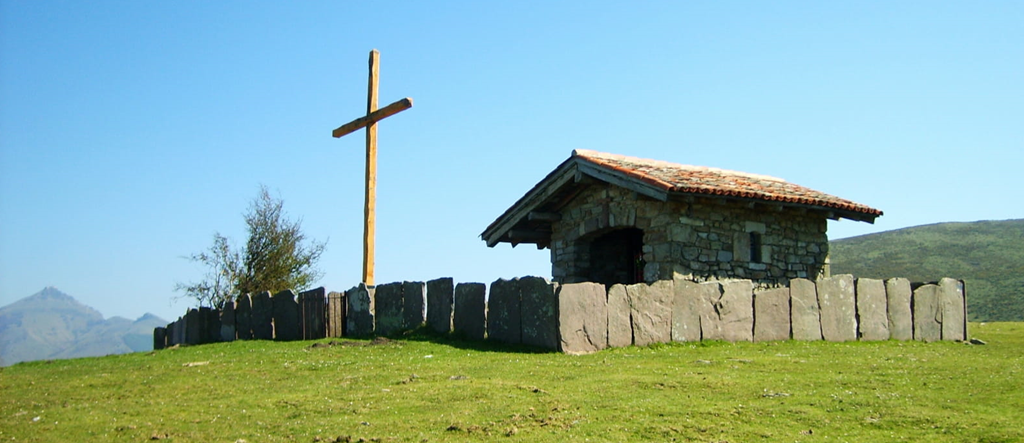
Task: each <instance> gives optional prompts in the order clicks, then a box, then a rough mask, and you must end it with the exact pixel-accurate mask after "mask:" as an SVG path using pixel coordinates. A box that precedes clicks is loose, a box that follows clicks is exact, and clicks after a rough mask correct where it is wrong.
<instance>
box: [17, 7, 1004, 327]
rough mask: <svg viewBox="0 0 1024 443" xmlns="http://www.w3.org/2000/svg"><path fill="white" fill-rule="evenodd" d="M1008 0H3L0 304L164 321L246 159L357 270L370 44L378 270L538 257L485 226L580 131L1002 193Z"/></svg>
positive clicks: (879, 182)
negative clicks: (66, 298)
mask: <svg viewBox="0 0 1024 443" xmlns="http://www.w3.org/2000/svg"><path fill="white" fill-rule="evenodd" d="M1022 5H1024V4H1022V3H1020V2H936V1H921V2H912V1H900V2H888V1H885V2H881V1H880V2H868V1H855V2H841V1H835V2H729V1H715V2H710V1H709V2H606V1H597V2H527V1H518V2H509V3H506V4H495V2H468V1H467V2H313V1H310V2H255V1H237V2H232V1H218V2H200V1H184V2H136V1H124V2H111V1H95V2H80V1H68V2H58V1H46V0H43V1H2V2H0V306H2V305H6V304H8V303H11V302H14V301H16V300H18V299H20V298H22V297H26V296H28V295H31V294H33V293H35V292H37V291H39V290H40V289H42V288H43V287H45V286H56V287H57V288H59V289H61V290H62V291H64V292H67V293H69V294H71V295H73V296H75V297H76V298H78V299H79V300H80V301H82V302H84V303H86V304H88V305H91V306H93V307H95V308H97V309H98V310H99V311H100V312H102V313H103V314H104V315H106V316H113V315H119V316H124V317H129V318H135V317H138V316H140V315H142V314H143V313H145V312H153V313H155V314H157V315H160V316H161V317H164V318H166V319H168V320H170V319H172V318H174V317H177V316H178V315H181V313H183V312H184V310H185V309H186V307H187V306H188V305H189V302H188V301H187V300H178V301H174V300H172V299H173V298H174V297H175V296H176V295H177V294H176V293H175V292H174V291H173V287H174V284H175V283H176V282H188V281H191V280H195V279H198V278H199V277H200V276H201V275H202V273H203V271H204V269H203V268H201V267H199V266H197V265H195V264H193V263H190V262H188V261H187V260H185V259H183V258H182V257H183V256H185V255H188V254H190V253H192V252H198V251H201V250H203V249H205V248H206V247H207V246H209V245H210V244H211V242H212V236H213V234H214V232H220V233H222V234H224V235H226V236H228V237H230V238H232V239H233V240H234V241H235V242H236V244H238V245H240V244H241V243H242V242H244V239H245V229H244V223H243V220H242V213H243V212H244V211H245V209H246V207H247V206H248V204H249V202H250V201H251V200H252V198H253V197H255V196H256V194H257V192H258V190H259V186H260V184H265V185H267V186H268V187H269V188H270V189H271V191H272V192H273V193H274V194H275V195H276V196H278V197H280V198H282V199H283V200H284V201H285V210H286V211H287V212H288V213H289V214H290V215H291V216H292V217H293V218H301V219H302V222H303V227H304V228H305V231H306V233H307V235H309V236H310V237H312V238H316V239H320V240H328V249H327V252H326V253H325V255H324V257H323V260H322V262H321V267H322V268H323V270H324V271H325V273H326V275H325V277H324V278H323V280H322V282H321V284H323V285H324V286H326V287H327V288H328V289H329V290H344V289H347V288H349V287H351V286H353V285H354V284H356V283H357V282H358V281H359V278H360V275H359V274H360V266H361V253H362V250H361V243H360V242H361V235H362V233H361V232H362V204H363V201H362V199H363V196H362V195H363V156H364V152H363V150H364V145H363V144H364V137H363V135H362V134H361V133H359V134H353V135H350V136H348V137H345V138H342V139H334V138H331V136H330V131H331V130H332V129H334V128H335V127H337V126H339V125H341V124H342V123H345V122H347V121H349V120H351V119H353V118H355V117H357V116H359V115H361V113H362V112H363V111H364V110H365V101H366V96H365V95H366V61H367V54H368V52H369V51H370V50H371V49H373V48H377V49H379V50H380V51H381V86H380V96H381V98H380V102H381V105H384V104H387V103H390V102H392V101H395V100H398V99H400V98H402V97H412V98H413V99H414V101H415V106H414V107H413V109H411V110H409V111H406V112H403V113H401V114H399V115H397V116H394V117H391V118H389V119H388V120H386V121H384V122H383V123H381V124H380V125H379V131H380V132H379V146H380V148H379V149H380V152H379V157H378V162H379V169H378V174H379V183H378V203H377V205H378V215H377V217H378V228H377V229H378V231H377V235H378V237H377V268H376V272H377V282H378V283H384V282H388V281H397V280H427V279H431V278H436V277H441V276H451V277H454V278H455V279H456V280H457V281H482V282H489V281H492V280H494V279H496V278H498V277H512V276H520V275H542V276H547V275H549V273H550V267H549V266H550V265H549V261H548V254H547V251H546V250H544V251H537V250H536V249H535V248H532V247H531V246H529V245H525V246H523V247H518V248H515V249H511V248H510V247H509V246H508V245H506V244H502V245H499V247H496V248H494V249H490V248H487V247H486V245H485V244H484V242H483V241H481V240H480V239H479V237H478V235H479V233H480V232H481V231H483V229H484V228H485V227H486V226H487V225H488V224H489V223H490V222H491V221H492V220H494V218H496V217H497V216H498V215H499V214H501V212H502V211H504V210H505V208H507V207H508V206H510V205H511V204H512V203H513V202H514V201H515V200H516V199H517V198H519V197H520V196H521V195H522V194H523V193H525V192H526V191H527V190H528V189H529V188H530V187H531V186H533V185H534V184H535V183H536V182H537V181H539V180H540V179H541V178H542V177H544V175H546V174H547V173H548V172H549V171H550V170H552V169H553V168H554V167H555V166H556V165H558V164H559V163H560V162H561V161H563V160H564V159H566V158H568V156H569V155H570V153H571V151H572V150H573V149H576V148H583V149H593V150H598V151H605V152H612V153H618V154H625V155H633V156H638V157H646V158H654V159H660V160H668V161H674V162H679V163H687V164H695V165H704V166H714V167H720V168H726V169H734V170H740V171H747V172H754V173H761V174H767V175H773V176H777V177H782V178H785V179H787V180H789V181H791V182H794V183H797V184H801V185H804V186H808V187H811V188H814V189H817V190H820V191H824V192H827V193H830V194H833V195H838V196H840V197H844V198H848V199H851V200H854V201H857V202H860V203H864V204H867V205H870V206H873V207H876V208H879V209H882V210H883V211H885V215H884V216H883V217H881V218H879V219H878V221H877V222H876V223H875V224H874V225H870V224H866V223H858V222H851V221H848V220H844V221H841V222H838V223H831V225H830V228H829V233H830V236H831V238H833V239H835V238H843V237H849V236H854V235H861V234H866V233H871V232H879V231H885V230H891V229H898V228H903V227H908V226H915V225H921V224H929V223H938V222H945V221H974V220H987V219H1011V218H1024V204H1022V202H1021V189H1022V186H1021V184H1020V180H1019V177H1020V175H1021V170H1022V166H1024V125H1022V122H1024V82H1022V81H1021V79H1024V26H1021V23H1024V6H1022Z"/></svg>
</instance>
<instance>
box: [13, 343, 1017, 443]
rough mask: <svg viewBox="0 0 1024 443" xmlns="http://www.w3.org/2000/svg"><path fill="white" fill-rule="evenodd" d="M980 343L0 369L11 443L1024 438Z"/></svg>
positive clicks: (386, 353)
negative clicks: (101, 442)
mask: <svg viewBox="0 0 1024 443" xmlns="http://www.w3.org/2000/svg"><path fill="white" fill-rule="evenodd" d="M970 332H971V334H970V335H971V336H972V337H976V338H980V339H982V340H985V341H986V342H988V344H987V345H984V346H979V345H965V344H961V343H930V344H925V343H917V342H895V341H889V342H871V343H867V342H863V343H825V342H795V341H789V342H774V343H738V344H731V343H719V342H713V343H708V342H705V343H698V344H671V345H660V346H653V347H648V348H621V349H613V350H607V351H604V352H599V353H596V354H592V355H585V356H569V355H562V354H558V353H533V352H529V350H524V349H519V348H508V347H500V346H492V345H486V344H478V343H469V342H462V341H458V340H450V339H438V338H429V337H418V336H414V337H410V338H408V339H406V340H395V341H390V342H384V343H375V344H374V343H371V342H369V341H365V340H364V341H346V343H343V344H336V345H334V346H326V344H328V343H329V342H331V340H320V341H318V342H291V343H275V342H262V341H247V342H234V343H225V344H215V345H204V346H195V347H189V348H179V349H169V350H163V351H158V352H152V353H136V354H128V355H119V356H110V357H103V358H88V359H77V360H60V361H50V362H33V363H22V364H18V365H15V366H12V367H7V368H2V369H0V441H22V442H24V441H59V442H67V441H161V440H162V441H174V442H183V441H197V442H198V441H224V442H234V441H238V440H245V441H247V442H252V443H255V442H264V441H300V442H315V441H385V442H387V441H410V442H430V441H483V440H488V441H490V440H499V441H531V442H533V441H552V442H553V441H638V440H648V441H699V442H722V441H725V442H749V441H793V442H797V441H799V442H833V441H835V442H842V441H850V442H864V441H927V442H929V443H934V442H944V441H949V442H1010V441H1024V323H989V324H972V325H971V330H970ZM314 343H319V344H320V345H318V347H311V345H313V344H314Z"/></svg>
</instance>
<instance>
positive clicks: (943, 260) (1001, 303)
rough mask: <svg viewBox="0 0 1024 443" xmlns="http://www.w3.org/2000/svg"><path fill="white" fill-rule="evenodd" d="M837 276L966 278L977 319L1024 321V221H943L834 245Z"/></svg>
mask: <svg viewBox="0 0 1024 443" xmlns="http://www.w3.org/2000/svg"><path fill="white" fill-rule="evenodd" d="M829 254H830V257H831V262H832V274H833V275H835V274H853V275H855V276H857V277H866V278H889V277H906V278H909V279H910V280H911V281H918V282H925V281H936V280H938V279H940V278H942V277H953V278H962V279H964V281H965V282H966V286H967V315H968V318H969V319H970V320H972V321H1024V220H1003V221H978V222H971V223H939V224H934V225H925V226H915V227H911V228H904V229H898V230H895V231H888V232H880V233H877V234H869V235H862V236H859V237H851V238H845V239H841V240H836V241H833V242H830V243H829Z"/></svg>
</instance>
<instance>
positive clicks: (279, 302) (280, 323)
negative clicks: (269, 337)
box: [273, 289, 302, 341]
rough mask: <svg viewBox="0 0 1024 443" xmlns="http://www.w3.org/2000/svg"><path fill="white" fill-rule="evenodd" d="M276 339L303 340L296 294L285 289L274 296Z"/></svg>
mask: <svg viewBox="0 0 1024 443" xmlns="http://www.w3.org/2000/svg"><path fill="white" fill-rule="evenodd" d="M273 305H274V339H275V340H279V341H294V340H301V339H302V325H301V318H300V315H299V303H298V302H297V301H296V300H295V293H294V292H292V290H291V289H285V290H283V291H281V292H278V293H277V294H274V298H273Z"/></svg>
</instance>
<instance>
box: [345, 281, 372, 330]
mask: <svg viewBox="0 0 1024 443" xmlns="http://www.w3.org/2000/svg"><path fill="white" fill-rule="evenodd" d="M374 292H376V288H375V287H373V286H366V285H365V284H362V283H360V284H359V285H358V286H355V287H353V288H352V289H349V290H348V291H345V335H348V336H353V337H367V336H370V335H373V332H374V330H373V325H374V323H376V321H375V319H374V305H373V300H374Z"/></svg>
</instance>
